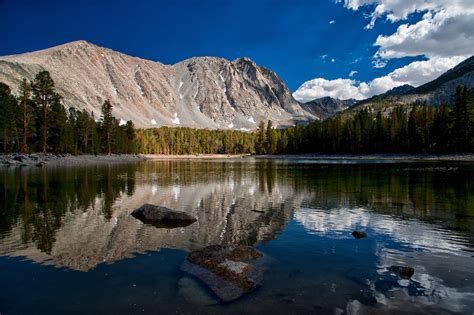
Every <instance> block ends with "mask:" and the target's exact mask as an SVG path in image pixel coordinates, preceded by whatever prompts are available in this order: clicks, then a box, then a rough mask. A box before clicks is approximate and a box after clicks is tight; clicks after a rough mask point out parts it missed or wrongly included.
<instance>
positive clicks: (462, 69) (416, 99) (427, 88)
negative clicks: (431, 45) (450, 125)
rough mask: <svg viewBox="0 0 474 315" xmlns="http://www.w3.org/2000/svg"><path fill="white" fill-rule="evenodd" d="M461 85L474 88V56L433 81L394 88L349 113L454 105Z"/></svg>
mask: <svg viewBox="0 0 474 315" xmlns="http://www.w3.org/2000/svg"><path fill="white" fill-rule="evenodd" d="M459 85H466V86H467V87H469V88H471V89H473V88H474V56H472V57H470V58H468V59H466V60H464V61H463V62H461V63H460V64H458V65H457V66H455V67H454V68H452V69H450V70H448V71H446V72H445V73H443V74H442V75H441V76H439V77H438V78H437V79H435V80H433V81H430V82H428V83H426V84H423V85H421V86H419V87H416V88H414V87H412V86H410V85H402V86H399V87H396V88H393V89H392V90H390V91H388V92H386V93H384V94H380V95H377V96H374V97H371V98H369V99H366V100H362V101H360V102H358V103H357V104H355V105H354V106H353V107H352V108H351V109H350V110H349V112H355V111H358V110H360V109H362V108H365V107H372V108H374V109H376V110H386V109H388V108H390V107H393V106H397V105H406V104H417V103H418V104H428V105H433V106H439V105H440V104H441V103H443V102H448V104H450V105H452V104H453V102H454V94H455V92H456V87H457V86H459Z"/></svg>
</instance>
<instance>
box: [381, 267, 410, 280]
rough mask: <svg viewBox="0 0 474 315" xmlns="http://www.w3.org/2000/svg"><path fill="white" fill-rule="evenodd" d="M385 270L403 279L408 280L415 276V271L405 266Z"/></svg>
mask: <svg viewBox="0 0 474 315" xmlns="http://www.w3.org/2000/svg"><path fill="white" fill-rule="evenodd" d="M387 269H388V270H389V271H391V272H393V273H394V274H396V275H398V276H400V277H402V278H404V279H410V278H411V277H412V276H413V275H414V274H415V269H413V268H412V267H407V266H390V267H388V268H387Z"/></svg>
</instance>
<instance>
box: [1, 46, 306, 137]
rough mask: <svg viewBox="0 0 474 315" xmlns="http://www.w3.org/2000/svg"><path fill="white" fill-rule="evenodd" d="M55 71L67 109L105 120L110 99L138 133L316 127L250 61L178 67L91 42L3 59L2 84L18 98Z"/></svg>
mask: <svg viewBox="0 0 474 315" xmlns="http://www.w3.org/2000/svg"><path fill="white" fill-rule="evenodd" d="M42 69H45V70H48V71H49V72H50V73H51V76H52V78H53V79H54V80H55V83H56V86H57V88H58V90H59V92H60V94H61V95H62V96H63V97H64V100H63V102H64V105H65V106H66V107H75V108H77V109H85V110H87V111H92V112H93V113H94V114H95V116H96V117H97V118H98V117H99V115H100V107H101V105H102V103H103V101H104V100H105V99H109V100H110V101H111V102H112V105H113V106H114V115H115V116H116V117H117V118H118V119H123V120H132V121H133V122H134V123H135V124H136V125H137V126H139V127H145V128H146V127H157V126H189V127H196V128H212V129H216V128H219V129H236V130H252V129H255V128H256V127H257V125H258V122H259V121H261V120H265V121H266V120H268V119H270V120H273V121H274V122H275V124H277V125H280V126H291V125H293V124H295V123H297V122H299V121H308V120H312V119H314V118H315V117H314V115H312V114H311V113H309V112H307V111H305V110H304V109H303V108H302V107H301V105H300V104H299V103H298V102H297V101H296V100H294V99H293V97H292V95H291V93H290V91H289V90H288V88H287V87H286V86H285V84H284V83H283V81H281V80H280V79H279V78H278V76H277V75H276V74H275V73H274V72H272V71H270V70H268V69H265V68H262V67H259V66H257V65H256V64H255V63H254V62H253V61H251V60H249V59H247V58H239V59H236V60H235V61H229V60H226V59H223V58H213V57H196V58H191V59H188V60H184V61H182V62H179V63H177V64H175V65H164V64H161V63H159V62H154V61H149V60H144V59H140V58H135V57H131V56H128V55H125V54H122V53H119V52H115V51H113V50H110V49H107V48H102V47H99V46H96V45H93V44H91V43H88V42H85V41H77V42H72V43H68V44H64V45H61V46H57V47H53V48H49V49H45V50H41V51H36V52H32V53H25V54H21V55H14V56H5V57H0V82H4V83H6V84H8V85H9V86H10V87H11V88H12V89H13V90H14V91H16V89H17V87H18V85H19V83H20V81H21V80H22V79H23V78H27V79H29V80H31V79H33V78H34V76H35V74H36V73H37V72H38V71H40V70H42Z"/></svg>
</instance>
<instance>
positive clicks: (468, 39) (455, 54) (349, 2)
mask: <svg viewBox="0 0 474 315" xmlns="http://www.w3.org/2000/svg"><path fill="white" fill-rule="evenodd" d="M336 2H342V3H343V4H344V6H345V7H346V8H348V9H350V10H354V11H357V10H359V9H360V8H361V7H363V6H368V9H369V10H371V13H370V14H369V15H368V18H370V22H369V24H368V25H367V26H366V28H373V27H374V26H375V23H376V21H377V20H378V19H382V18H385V19H386V20H387V21H389V22H392V23H393V22H400V21H406V20H407V19H408V18H409V17H410V16H413V14H414V13H420V14H421V17H420V18H419V20H418V21H415V22H413V23H408V22H402V24H401V25H399V26H398V28H397V30H396V31H395V32H394V33H392V34H388V35H382V34H380V35H379V36H378V37H377V39H376V41H375V43H374V46H376V47H378V49H377V52H376V53H375V55H374V56H373V60H372V63H373V66H374V67H375V68H383V67H385V66H386V64H387V62H388V60H390V59H394V58H404V57H416V56H423V57H425V58H426V60H423V61H415V62H412V63H410V64H408V65H406V66H404V67H401V68H399V69H396V70H394V71H392V72H390V73H388V74H387V75H384V76H382V77H379V78H375V79H373V80H371V81H368V82H360V81H356V80H353V79H343V78H339V79H336V80H326V79H324V78H316V79H313V80H310V81H307V82H305V83H304V84H303V85H301V86H300V87H299V88H298V90H296V91H295V93H294V94H293V95H294V97H295V98H296V99H298V100H301V101H309V100H312V99H314V98H319V97H323V96H331V97H334V98H339V99H346V98H355V99H364V98H367V97H371V96H373V95H377V94H380V93H384V92H386V91H387V90H389V89H392V88H394V87H396V86H400V85H404V84H410V85H413V86H419V85H422V84H424V83H426V82H429V81H431V80H434V79H435V78H437V77H438V76H439V75H441V74H442V73H444V72H446V71H447V70H449V69H450V68H452V67H454V66H455V65H457V64H458V63H459V62H461V61H462V60H464V59H466V58H467V57H469V56H471V55H473V54H474V31H473V30H474V2H473V0H430V1H428V0H409V1H408V0H336ZM331 61H332V60H331ZM354 74H355V73H354V72H352V71H351V73H349V78H352V77H353V76H354Z"/></svg>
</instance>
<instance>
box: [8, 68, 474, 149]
mask: <svg viewBox="0 0 474 315" xmlns="http://www.w3.org/2000/svg"><path fill="white" fill-rule="evenodd" d="M18 90H19V94H18V95H16V96H15V95H13V94H12V92H11V89H10V87H8V86H7V85H5V84H3V83H0V133H1V134H0V150H1V152H18V151H21V152H25V153H27V152H54V153H72V154H83V153H89V154H98V153H104V154H110V153H144V154H216V153H221V154H240V153H252V154H254V153H255V154H290V153H291V154H298V153H315V152H324V153H401V152H413V153H416V152H438V153H449V152H472V151H474V97H473V95H472V94H473V93H472V91H470V90H469V89H468V88H467V87H465V86H459V87H458V88H457V89H456V93H455V102H454V105H453V106H452V107H449V106H448V105H447V103H444V104H442V105H441V106H439V107H432V106H428V105H409V106H408V105H400V106H397V107H395V108H394V109H393V110H392V111H389V112H387V111H377V110H375V109H374V108H370V107H368V108H364V109H362V110H360V111H359V112H358V113H356V114H355V115H353V116H350V115H342V114H338V115H336V116H334V117H331V118H329V119H326V120H323V121H315V122H312V123H310V124H307V125H299V126H295V127H292V128H287V129H275V128H274V127H273V124H272V122H271V121H268V123H267V124H265V123H264V122H260V124H259V128H258V130H257V131H256V132H244V131H235V130H208V129H193V128H184V127H179V128H170V127H161V128H151V129H138V130H137V129H135V127H134V124H133V122H132V121H127V122H124V121H119V120H118V119H116V118H115V117H113V115H112V104H111V103H110V102H109V101H108V100H106V101H105V102H104V103H103V104H102V106H101V116H100V117H94V115H93V114H90V113H88V112H87V111H77V110H75V109H73V108H69V109H66V108H65V107H64V106H63V103H62V97H61V95H60V94H59V93H58V92H57V90H56V89H55V84H54V81H53V80H52V78H51V76H50V75H49V73H48V72H47V71H40V72H39V73H38V74H37V75H36V77H35V79H34V80H33V81H31V82H28V81H27V80H26V79H25V80H23V81H22V83H21V85H20V86H19V88H18Z"/></svg>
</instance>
